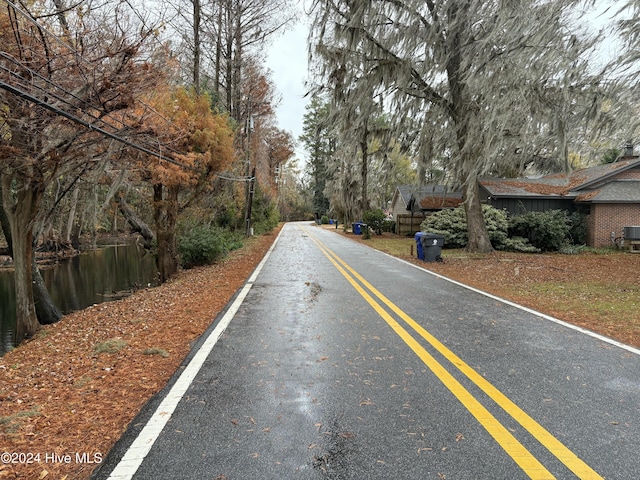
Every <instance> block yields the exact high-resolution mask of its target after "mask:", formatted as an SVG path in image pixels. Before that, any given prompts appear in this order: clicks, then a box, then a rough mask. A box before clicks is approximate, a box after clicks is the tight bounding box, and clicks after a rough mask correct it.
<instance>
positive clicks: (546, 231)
mask: <svg viewBox="0 0 640 480" xmlns="http://www.w3.org/2000/svg"><path fill="white" fill-rule="evenodd" d="M570 226H571V225H570V221H569V215H568V214H567V212H565V211H564V210H548V211H546V212H527V213H523V214H521V215H514V216H513V217H511V219H510V225H509V234H510V235H511V236H519V237H523V238H526V239H528V240H529V242H530V243H531V244H532V245H533V246H535V247H537V248H539V249H540V250H542V251H544V252H552V251H558V250H560V249H561V248H562V247H563V245H565V244H566V243H571V241H570V236H569V232H570Z"/></svg>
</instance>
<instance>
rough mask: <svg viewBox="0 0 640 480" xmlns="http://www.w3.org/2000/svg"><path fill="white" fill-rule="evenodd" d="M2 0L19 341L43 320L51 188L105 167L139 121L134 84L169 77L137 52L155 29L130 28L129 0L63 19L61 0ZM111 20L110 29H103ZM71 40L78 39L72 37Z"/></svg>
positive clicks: (5, 161) (1, 67) (5, 183)
mask: <svg viewBox="0 0 640 480" xmlns="http://www.w3.org/2000/svg"><path fill="white" fill-rule="evenodd" d="M3 3H4V4H5V5H6V6H7V9H6V10H4V11H3V13H0V32H1V33H0V37H1V41H0V44H1V45H2V51H0V111H2V112H3V114H2V117H0V128H1V130H2V143H1V144H0V182H1V184H2V208H3V210H4V213H5V214H6V217H7V220H8V222H7V223H8V224H9V229H10V236H11V239H12V256H13V260H14V267H15V290H16V317H17V324H16V341H17V342H20V341H21V340H23V339H24V338H25V337H28V336H30V335H32V334H33V333H34V332H35V331H36V330H37V329H38V327H39V323H38V319H37V315H36V310H35V305H34V292H33V280H34V279H33V274H34V270H32V264H33V244H34V229H35V228H36V225H37V223H38V219H39V218H40V216H41V215H42V213H43V212H42V210H41V207H42V204H41V202H42V199H43V196H44V194H45V191H46V190H47V188H49V186H50V185H52V183H55V182H56V180H57V179H59V178H61V177H63V176H68V177H70V178H79V177H80V176H81V175H82V174H83V172H86V171H87V170H88V169H91V168H92V166H93V165H97V164H98V159H99V158H100V157H101V156H102V154H103V153H104V152H105V151H106V145H105V143H104V142H103V139H104V138H105V136H112V137H114V136H118V135H126V134H127V132H128V131H129V130H130V125H131V124H132V123H135V122H134V121H133V119H132V118H131V117H129V115H130V113H131V111H132V110H133V107H134V106H135V92H136V91H139V89H140V88H150V87H151V85H152V84H153V83H152V82H155V81H157V80H158V79H159V78H160V77H161V76H160V75H158V74H157V73H156V72H154V71H153V68H152V67H151V65H149V64H148V63H145V62H144V61H140V59H139V56H138V55H139V52H140V51H141V48H142V46H143V44H144V41H145V37H146V36H148V35H150V34H151V32H148V31H147V32H145V31H143V32H142V33H143V35H142V36H140V35H138V34H135V35H133V36H130V34H129V32H130V31H131V29H130V28H129V26H127V24H126V22H127V17H126V14H125V12H124V11H122V10H121V8H120V7H121V6H122V4H119V5H117V6H115V7H114V6H108V5H103V7H104V8H96V9H95V10H93V9H91V8H90V7H91V5H89V4H87V5H86V7H87V10H88V11H91V15H86V14H84V12H83V14H82V15H67V16H66V17H65V21H64V22H61V23H56V19H58V20H59V19H60V16H61V15H62V11H61V6H62V3H61V2H57V3H58V5H57V7H56V8H55V9H54V11H53V12H51V11H49V10H47V3H46V2H43V3H40V2H35V3H34V2H32V3H30V4H29V5H30V7H31V8H33V11H34V12H38V15H39V16H36V15H35V14H33V13H31V12H30V11H27V9H26V7H25V6H24V5H22V6H20V7H19V6H17V5H16V4H14V3H12V2H11V1H9V0H3ZM110 7H112V8H110ZM52 13H53V14H52ZM98 13H102V14H104V15H106V16H103V17H98V16H97V15H98ZM107 23H108V24H110V25H111V28H109V29H107V28H103V27H104V25H106V24H107ZM71 29H73V31H71ZM134 31H137V30H134ZM70 38H73V39H74V44H69V43H68V42H67V40H68V39H70ZM36 272H37V270H36Z"/></svg>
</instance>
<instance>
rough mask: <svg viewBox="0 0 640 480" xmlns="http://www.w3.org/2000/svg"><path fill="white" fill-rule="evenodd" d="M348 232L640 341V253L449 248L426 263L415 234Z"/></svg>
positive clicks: (550, 312) (375, 245)
mask: <svg viewBox="0 0 640 480" xmlns="http://www.w3.org/2000/svg"><path fill="white" fill-rule="evenodd" d="M343 234H344V233H343ZM344 235H346V236H348V237H349V238H351V239H353V240H355V241H358V242H361V243H364V244H366V245H369V246H370V247H373V248H379V249H380V250H383V251H387V252H389V253H391V254H395V255H396V256H399V257H400V258H403V259H405V260H407V261H410V262H412V263H415V264H417V265H419V266H421V267H423V268H426V269H428V270H431V271H432V272H435V273H437V274H440V275H443V276H445V277H448V278H451V279H453V280H457V281H459V282H461V283H464V284H466V285H470V286H472V287H475V288H477V289H480V290H482V291H485V292H488V293H491V294H493V295H496V296H498V297H500V298H503V299H506V300H510V301H512V302H515V303H518V304H520V305H523V306H526V307H529V308H532V309H534V310H536V311H538V312H541V313H545V314H547V315H551V316H553V317H555V318H558V319H560V320H564V321H565V322H568V323H572V324H574V325H578V326H580V327H584V328H587V329H589V330H591V331H594V332H597V333H600V334H602V335H605V336H607V337H610V338H612V339H615V340H618V341H620V342H623V343H626V344H628V345H632V346H634V347H640V308H638V306H640V253H630V252H628V251H615V250H610V251H603V252H601V253H581V254H578V255H561V254H555V253H554V254H528V253H512V252H493V253H491V254H486V255H480V254H467V253H465V252H461V251H459V250H457V251H449V250H447V249H444V250H443V251H442V257H443V258H444V262H443V263H425V262H423V261H421V260H418V259H417V258H416V257H415V256H410V255H409V251H410V248H409V247H411V245H412V244H414V246H415V243H414V241H413V239H410V238H407V237H400V236H397V235H392V234H389V233H385V234H383V235H382V236H377V235H372V236H371V239H369V240H364V239H363V238H362V236H356V235H351V234H344ZM411 251H415V248H414V249H413V250H411ZM399 252H403V253H399Z"/></svg>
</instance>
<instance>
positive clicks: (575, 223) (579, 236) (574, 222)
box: [569, 212, 588, 245]
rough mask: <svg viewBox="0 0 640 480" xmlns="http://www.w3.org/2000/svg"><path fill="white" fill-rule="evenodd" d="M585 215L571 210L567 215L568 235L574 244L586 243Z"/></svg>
mask: <svg viewBox="0 0 640 480" xmlns="http://www.w3.org/2000/svg"><path fill="white" fill-rule="evenodd" d="M587 231H588V229H587V215H586V214H584V213H581V212H573V213H572V214H571V215H570V216H569V236H570V237H571V243H573V244H574V245H585V244H586V243H587Z"/></svg>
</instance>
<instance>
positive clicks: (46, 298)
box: [31, 258, 62, 325]
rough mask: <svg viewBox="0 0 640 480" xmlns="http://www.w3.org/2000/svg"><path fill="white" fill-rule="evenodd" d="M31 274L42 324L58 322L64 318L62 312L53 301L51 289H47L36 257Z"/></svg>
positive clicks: (38, 315) (36, 305) (37, 313)
mask: <svg viewBox="0 0 640 480" xmlns="http://www.w3.org/2000/svg"><path fill="white" fill-rule="evenodd" d="M31 276H32V278H33V300H34V305H35V309H36V315H37V317H38V322H39V323H40V324H41V325H50V324H52V323H56V322H57V321H59V320H60V319H61V318H62V312H61V311H60V310H59V309H58V307H57V306H56V305H55V304H54V303H53V300H52V299H51V295H49V290H47V286H46V285H45V283H44V280H43V279H42V275H40V270H39V269H38V265H37V263H36V261H35V258H34V259H33V261H32V262H31Z"/></svg>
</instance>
